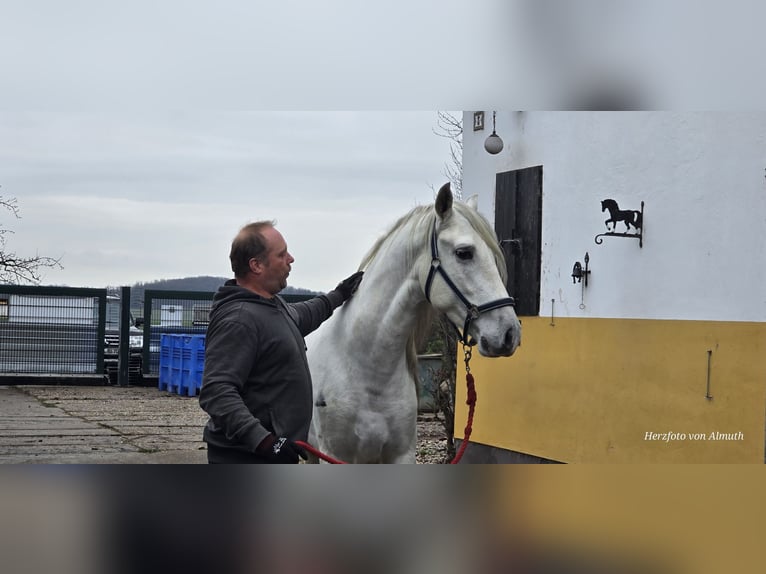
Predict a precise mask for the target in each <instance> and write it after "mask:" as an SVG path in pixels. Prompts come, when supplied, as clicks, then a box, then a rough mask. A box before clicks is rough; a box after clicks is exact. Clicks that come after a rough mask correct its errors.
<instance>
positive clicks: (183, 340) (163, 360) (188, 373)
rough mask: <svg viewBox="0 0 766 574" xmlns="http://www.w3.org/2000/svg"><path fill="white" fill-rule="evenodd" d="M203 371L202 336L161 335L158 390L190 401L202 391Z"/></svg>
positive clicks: (203, 348) (203, 347)
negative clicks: (183, 396)
mask: <svg viewBox="0 0 766 574" xmlns="http://www.w3.org/2000/svg"><path fill="white" fill-rule="evenodd" d="M204 369H205V335H177V334H167V333H165V334H163V335H162V337H161V339H160V376H159V389H160V390H165V391H168V392H169V393H177V394H179V395H187V396H190V397H193V396H195V395H196V394H197V393H198V392H199V390H200V388H202V372H203V371H204Z"/></svg>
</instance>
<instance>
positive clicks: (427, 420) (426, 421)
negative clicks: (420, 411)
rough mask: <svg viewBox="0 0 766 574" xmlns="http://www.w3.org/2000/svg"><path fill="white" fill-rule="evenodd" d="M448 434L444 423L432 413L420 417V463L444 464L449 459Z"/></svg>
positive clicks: (418, 456) (417, 459)
mask: <svg viewBox="0 0 766 574" xmlns="http://www.w3.org/2000/svg"><path fill="white" fill-rule="evenodd" d="M446 459H447V434H446V432H445V431H444V425H443V424H442V422H441V421H440V420H438V419H437V418H435V417H433V416H432V415H421V416H420V417H418V448H417V452H416V453H415V460H416V461H417V463H418V464H443V463H445V462H448V461H447V460H446Z"/></svg>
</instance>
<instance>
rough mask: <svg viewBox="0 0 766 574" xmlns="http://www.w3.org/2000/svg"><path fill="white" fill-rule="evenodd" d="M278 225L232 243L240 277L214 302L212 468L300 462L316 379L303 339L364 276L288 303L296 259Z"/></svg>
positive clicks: (206, 389)
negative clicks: (299, 442)
mask: <svg viewBox="0 0 766 574" xmlns="http://www.w3.org/2000/svg"><path fill="white" fill-rule="evenodd" d="M274 225H275V223H274V222H273V221H258V222H255V223H250V224H248V225H246V226H244V227H243V228H242V229H241V230H240V231H239V233H238V234H237V236H236V237H235V238H234V241H233V242H232V245H231V253H230V255H229V258H230V259H231V268H232V271H234V277H235V278H234V279H231V280H229V281H227V282H226V284H225V285H223V286H222V287H221V288H220V289H219V290H218V292H217V293H216V295H215V297H214V299H213V305H212V308H211V311H210V323H209V325H208V329H207V338H206V342H205V347H206V349H205V371H204V374H203V378H202V390H201V391H200V396H199V402H200V406H201V407H202V408H203V409H204V410H205V412H207V413H208V414H209V415H210V420H209V421H208V423H207V425H206V426H205V430H204V434H203V439H204V440H205V442H206V443H207V445H208V462H210V463H297V462H298V456H299V454H300V455H301V456H304V453H303V452H302V451H301V449H300V448H299V447H297V446H296V445H295V444H294V441H296V440H303V441H305V440H306V439H307V438H308V431H309V425H310V423H311V412H312V400H313V399H312V389H311V375H310V373H309V367H308V362H307V361H306V345H305V342H304V340H303V338H304V337H305V336H306V335H308V334H309V333H311V332H312V331H313V330H314V329H316V328H317V327H319V325H320V324H321V323H322V322H323V321H325V320H326V319H327V318H328V317H330V315H332V312H333V310H334V309H335V308H336V307H339V306H340V305H342V304H343V303H344V302H345V301H346V300H347V299H348V298H349V297H351V295H352V294H353V292H354V291H355V290H356V288H357V287H358V285H359V282H360V281H361V280H362V272H361V271H360V272H357V273H354V274H353V275H351V276H350V277H349V278H347V279H345V280H344V281H342V282H341V283H340V284H339V285H338V286H337V287H336V288H335V289H334V290H333V291H330V292H329V293H328V294H327V295H320V296H318V297H315V298H313V299H310V300H308V301H303V302H301V303H295V304H288V303H286V302H285V301H284V299H282V298H281V297H279V296H278V295H277V293H279V292H280V291H281V290H282V289H284V288H285V286H286V285H287V276H288V275H289V274H290V266H291V265H292V263H293V261H295V260H294V259H293V257H292V255H290V253H289V252H288V250H287V244H286V243H285V240H284V238H283V237H282V235H281V234H280V233H279V231H277V230H276V228H275V227H274Z"/></svg>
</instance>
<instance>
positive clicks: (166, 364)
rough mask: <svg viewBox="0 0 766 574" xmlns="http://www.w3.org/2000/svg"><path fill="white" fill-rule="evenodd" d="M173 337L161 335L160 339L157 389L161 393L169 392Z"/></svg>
mask: <svg viewBox="0 0 766 574" xmlns="http://www.w3.org/2000/svg"><path fill="white" fill-rule="evenodd" d="M171 337H173V335H167V334H163V335H162V336H161V337H160V377H159V389H160V390H161V391H170V390H171V384H170V378H171V377H170V367H171V365H172V363H171V356H172V355H173V340H172V338H171Z"/></svg>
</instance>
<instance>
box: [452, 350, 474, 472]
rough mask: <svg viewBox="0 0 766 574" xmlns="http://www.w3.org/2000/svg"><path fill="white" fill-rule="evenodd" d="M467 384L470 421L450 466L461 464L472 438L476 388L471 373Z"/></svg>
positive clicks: (468, 373) (468, 375) (466, 401)
mask: <svg viewBox="0 0 766 574" xmlns="http://www.w3.org/2000/svg"><path fill="white" fill-rule="evenodd" d="M465 366H466V368H467V367H468V362H466V365H465ZM465 384H466V387H467V389H466V392H467V394H468V398H467V399H466V400H465V404H467V405H468V420H467V421H466V423H465V430H464V431H463V442H461V443H460V448H459V449H458V450H457V454H455V458H453V459H452V460H451V461H450V464H457V463H459V462H460V459H461V458H463V453H464V452H465V449H466V448H468V439H469V438H471V431H472V430H473V412H474V410H475V409H476V387H475V386H474V384H473V375H472V374H471V371H467V372H466V374H465Z"/></svg>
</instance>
